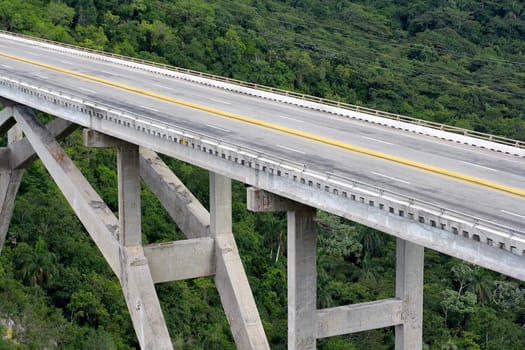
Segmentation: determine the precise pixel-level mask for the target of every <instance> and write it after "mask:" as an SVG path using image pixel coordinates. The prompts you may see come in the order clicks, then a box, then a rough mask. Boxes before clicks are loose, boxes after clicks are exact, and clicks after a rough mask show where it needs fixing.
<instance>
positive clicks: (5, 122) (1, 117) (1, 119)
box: [0, 99, 15, 134]
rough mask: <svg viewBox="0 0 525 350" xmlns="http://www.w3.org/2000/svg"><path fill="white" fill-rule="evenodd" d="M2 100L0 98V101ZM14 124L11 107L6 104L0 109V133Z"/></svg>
mask: <svg viewBox="0 0 525 350" xmlns="http://www.w3.org/2000/svg"><path fill="white" fill-rule="evenodd" d="M1 102H2V100H1V99H0V103H1ZM13 125H15V119H14V118H13V107H12V106H11V104H8V105H6V106H5V107H4V109H2V111H0V134H3V133H5V132H6V131H8V130H9V129H11V127H13Z"/></svg>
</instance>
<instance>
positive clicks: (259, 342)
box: [210, 173, 270, 350]
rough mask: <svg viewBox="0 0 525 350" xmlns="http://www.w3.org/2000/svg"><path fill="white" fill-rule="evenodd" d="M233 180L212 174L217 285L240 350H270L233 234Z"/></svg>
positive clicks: (211, 193)
mask: <svg viewBox="0 0 525 350" xmlns="http://www.w3.org/2000/svg"><path fill="white" fill-rule="evenodd" d="M231 209H232V207H231V180H230V179H229V178H226V177H224V176H221V175H219V174H215V173H210V214H211V222H210V224H211V236H212V238H214V239H215V256H216V261H217V270H216V272H215V285H216V286H217V290H218V291H219V294H220V297H221V302H222V306H223V308H224V311H225V313H226V317H227V318H228V322H229V323H230V327H231V330H232V333H233V337H234V339H235V343H236V345H237V348H238V349H243V350H248V349H254V350H255V349H270V346H269V344H268V340H267V339H266V335H265V334H264V329H263V327H262V323H261V319H260V317H259V312H258V311H257V307H256V305H255V300H254V299H253V295H252V292H251V288H250V285H249V283H248V279H247V277H246V273H245V271H244V267H243V265H242V261H241V258H240V256H239V251H238V249H237V245H236V243H235V238H234V237H233V234H232V228H231V224H232V211H231Z"/></svg>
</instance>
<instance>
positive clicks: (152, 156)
mask: <svg viewBox="0 0 525 350" xmlns="http://www.w3.org/2000/svg"><path fill="white" fill-rule="evenodd" d="M123 142H125V141H123V140H119V139H117V138H114V137H111V136H109V135H105V134H102V133H100V132H98V131H95V130H91V129H84V145H86V146H87V147H99V148H107V147H118V146H119V145H121V144H122V143H123ZM139 152H140V158H139V161H140V175H141V177H142V178H143V180H144V182H145V183H146V185H148V187H149V189H150V190H151V191H152V192H153V193H154V194H155V195H156V196H157V198H158V199H159V200H160V202H161V204H162V206H163V207H164V209H166V211H167V212H168V214H169V215H170V216H171V218H172V219H173V221H175V223H176V224H177V226H178V227H179V228H180V230H181V231H182V232H183V233H184V234H185V235H186V237H188V238H198V237H206V236H208V235H209V232H210V213H209V212H208V211H207V210H206V208H204V207H203V206H202V204H201V203H200V202H199V201H198V200H197V199H196V198H195V196H193V194H192V193H191V192H190V191H189V190H188V189H187V188H186V186H185V185H184V184H183V183H182V181H180V180H179V178H178V177H177V176H176V175H175V174H174V173H173V172H172V171H171V169H170V168H168V166H167V165H166V164H165V163H164V162H163V161H162V159H160V157H159V156H158V155H157V154H156V153H155V152H153V151H151V150H148V149H146V148H144V147H141V148H140V150H139Z"/></svg>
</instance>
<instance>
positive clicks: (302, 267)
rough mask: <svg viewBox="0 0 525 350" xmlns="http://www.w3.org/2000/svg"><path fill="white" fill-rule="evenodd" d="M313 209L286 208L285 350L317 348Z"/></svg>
mask: <svg viewBox="0 0 525 350" xmlns="http://www.w3.org/2000/svg"><path fill="white" fill-rule="evenodd" d="M315 212H316V210H315V208H311V207H307V206H303V205H299V204H298V205H297V206H296V208H295V209H294V210H293V211H288V212H287V213H288V349H289V350H315V349H316V311H317V304H316V300H317V267H316V224H315V222H314V220H313V219H314V217H315Z"/></svg>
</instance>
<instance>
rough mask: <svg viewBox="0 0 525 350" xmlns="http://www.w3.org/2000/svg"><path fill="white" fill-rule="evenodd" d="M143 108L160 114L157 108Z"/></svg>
mask: <svg viewBox="0 0 525 350" xmlns="http://www.w3.org/2000/svg"><path fill="white" fill-rule="evenodd" d="M141 107H142V108H144V109H149V110H150V111H153V112H159V110H158V109H155V108H151V107H147V106H141Z"/></svg>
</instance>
